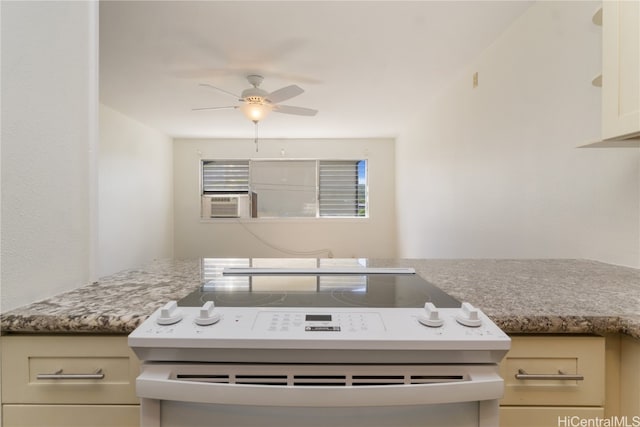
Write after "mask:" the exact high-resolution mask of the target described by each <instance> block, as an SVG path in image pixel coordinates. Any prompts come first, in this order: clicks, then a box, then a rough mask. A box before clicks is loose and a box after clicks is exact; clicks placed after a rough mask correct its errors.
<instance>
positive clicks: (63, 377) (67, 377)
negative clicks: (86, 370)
mask: <svg viewBox="0 0 640 427" xmlns="http://www.w3.org/2000/svg"><path fill="white" fill-rule="evenodd" d="M36 378H37V379H39V380H101V379H103V378H104V373H103V372H102V368H98V369H96V371H95V372H94V373H93V374H65V373H63V372H62V369H59V370H57V371H56V372H54V373H53V374H38V375H37V377H36Z"/></svg>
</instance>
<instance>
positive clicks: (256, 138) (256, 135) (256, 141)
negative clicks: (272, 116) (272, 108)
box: [253, 120, 258, 153]
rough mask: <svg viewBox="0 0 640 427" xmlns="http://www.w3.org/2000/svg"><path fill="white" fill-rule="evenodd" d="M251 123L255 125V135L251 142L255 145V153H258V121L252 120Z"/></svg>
mask: <svg viewBox="0 0 640 427" xmlns="http://www.w3.org/2000/svg"><path fill="white" fill-rule="evenodd" d="M253 123H255V125H256V134H255V138H254V139H253V142H254V143H255V144H256V153H257V152H258V121H257V120H254V121H253Z"/></svg>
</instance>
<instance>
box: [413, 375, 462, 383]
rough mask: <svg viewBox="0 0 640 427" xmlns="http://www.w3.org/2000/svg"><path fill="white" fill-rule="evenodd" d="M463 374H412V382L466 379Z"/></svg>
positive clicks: (450, 381)
mask: <svg viewBox="0 0 640 427" xmlns="http://www.w3.org/2000/svg"><path fill="white" fill-rule="evenodd" d="M464 380H465V378H464V376H463V375H412V376H411V384H435V383H452V382H460V381H464Z"/></svg>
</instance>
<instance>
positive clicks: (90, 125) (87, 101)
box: [0, 2, 98, 312]
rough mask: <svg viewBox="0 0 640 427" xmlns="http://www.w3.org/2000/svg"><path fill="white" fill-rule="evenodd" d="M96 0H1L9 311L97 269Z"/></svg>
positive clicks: (81, 281)
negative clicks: (49, 0) (83, 0)
mask: <svg viewBox="0 0 640 427" xmlns="http://www.w3.org/2000/svg"><path fill="white" fill-rule="evenodd" d="M97 18H98V16H97V3H94V2H2V24H1V32H2V226H1V227H2V240H1V246H2V248H1V249H2V304H1V306H0V309H1V310H2V311H3V312H4V311H7V310H9V309H11V308H14V307H18V306H20V305H23V304H27V303H30V302H33V301H35V300H39V299H43V298H45V297H48V296H51V295H54V294H57V293H60V292H63V291H65V290H68V289H71V288H75V287H78V286H82V285H85V284H87V283H88V282H89V281H90V280H91V278H92V275H93V255H94V245H95V209H94V208H95V194H93V188H94V183H95V180H96V174H97V172H96V164H95V162H96V157H95V155H96V154H95V153H96V148H97V131H96V129H97V108H96V106H97V82H98V70H97V58H96V52H97V48H98V43H97V30H98V26H97V22H98V19H97Z"/></svg>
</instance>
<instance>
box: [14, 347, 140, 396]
mask: <svg viewBox="0 0 640 427" xmlns="http://www.w3.org/2000/svg"><path fill="white" fill-rule="evenodd" d="M98 370H99V371H100V372H99V373H98V375H92V374H95V373H96V372H97V371H98ZM60 371H61V372H60ZM138 372H139V362H138V360H137V358H136V356H135V355H134V354H133V352H132V351H131V350H130V349H129V347H128V346H127V337H125V336H8V337H2V400H3V403H59V404H65V403H80V404H92V403H95V404H137V403H138V399H137V397H136V395H135V380H136V376H137V375H138ZM55 373H60V374H62V376H61V375H57V376H53V377H48V378H47V377H46V375H47V374H55ZM43 374H44V375H45V377H43ZM67 374H71V375H70V376H65V375H67Z"/></svg>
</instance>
